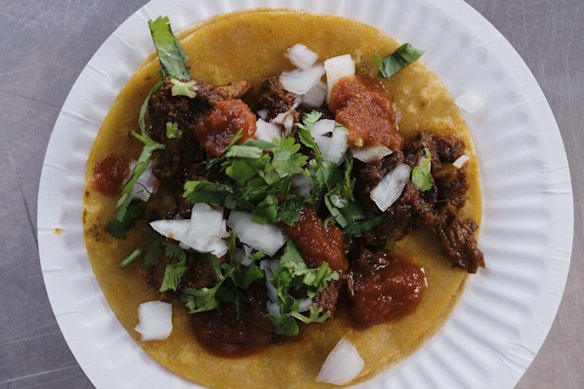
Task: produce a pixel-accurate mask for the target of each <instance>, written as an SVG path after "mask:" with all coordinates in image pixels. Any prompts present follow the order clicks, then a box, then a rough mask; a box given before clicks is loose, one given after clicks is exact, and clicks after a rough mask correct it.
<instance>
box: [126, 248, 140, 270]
mask: <svg viewBox="0 0 584 389" xmlns="http://www.w3.org/2000/svg"><path fill="white" fill-rule="evenodd" d="M143 251H144V249H143V248H142V247H137V248H135V249H134V250H133V251H132V252H131V253H130V254H128V255H126V256H125V257H124V258H122V260H121V261H120V267H121V268H125V267H128V265H129V264H130V263H132V262H133V261H134V260H135V259H136V258H138V257H139V256H140V255H142V252H143Z"/></svg>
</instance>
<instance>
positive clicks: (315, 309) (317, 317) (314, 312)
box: [290, 304, 331, 324]
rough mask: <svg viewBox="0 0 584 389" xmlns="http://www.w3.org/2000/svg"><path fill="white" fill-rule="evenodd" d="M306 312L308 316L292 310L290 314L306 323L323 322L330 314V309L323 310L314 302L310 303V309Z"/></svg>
mask: <svg viewBox="0 0 584 389" xmlns="http://www.w3.org/2000/svg"><path fill="white" fill-rule="evenodd" d="M308 312H309V313H308V316H305V315H303V314H301V313H300V312H292V313H290V316H292V317H293V318H295V319H298V320H300V321H301V322H303V323H306V324H310V323H324V322H325V321H327V320H328V318H329V317H330V316H331V312H330V311H326V312H323V309H322V307H319V306H317V305H316V304H312V305H310V310H309V311H308Z"/></svg>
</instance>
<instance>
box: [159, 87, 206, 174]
mask: <svg viewBox="0 0 584 389" xmlns="http://www.w3.org/2000/svg"><path fill="white" fill-rule="evenodd" d="M172 86H173V84H172V83H171V82H170V81H169V80H168V79H165V80H164V85H163V86H162V88H161V89H160V91H159V92H158V93H155V94H153V95H152V98H151V99H150V104H149V106H148V108H149V111H148V112H149V117H150V122H151V126H150V127H149V129H148V135H150V137H152V139H154V140H155V141H157V142H158V143H161V144H163V145H164V146H165V148H164V149H163V150H156V151H155V152H154V153H153V154H152V158H151V161H152V172H153V174H154V176H156V177H157V178H158V179H161V180H165V179H172V178H176V177H178V175H179V174H180V172H181V167H182V166H183V164H188V163H191V162H195V161H203V160H204V155H203V150H202V148H201V147H200V145H199V143H198V142H197V141H196V140H195V138H194V123H195V117H196V115H197V114H198V113H200V112H202V111H204V110H205V109H206V106H205V105H204V104H203V103H201V102H200V101H199V100H195V99H190V98H189V97H186V96H172V92H171V88H172ZM166 123H175V124H177V125H178V128H179V130H180V132H181V133H182V139H180V140H179V139H176V138H175V139H169V138H167V137H166ZM183 159H185V161H184V162H183Z"/></svg>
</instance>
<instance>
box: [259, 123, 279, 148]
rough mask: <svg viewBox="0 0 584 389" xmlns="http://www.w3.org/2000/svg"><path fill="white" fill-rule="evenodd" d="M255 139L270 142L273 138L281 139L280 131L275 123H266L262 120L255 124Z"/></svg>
mask: <svg viewBox="0 0 584 389" xmlns="http://www.w3.org/2000/svg"><path fill="white" fill-rule="evenodd" d="M255 137H256V139H260V140H265V141H266V142H272V141H273V140H274V138H278V139H282V130H280V127H279V126H278V125H277V124H275V123H268V122H266V121H264V120H262V119H258V120H257V122H256V133H255Z"/></svg>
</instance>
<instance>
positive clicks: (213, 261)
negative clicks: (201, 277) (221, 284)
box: [207, 254, 225, 282]
mask: <svg viewBox="0 0 584 389" xmlns="http://www.w3.org/2000/svg"><path fill="white" fill-rule="evenodd" d="M207 259H208V260H209V265H211V273H213V278H214V279H215V281H217V282H218V281H224V280H225V277H223V273H222V272H221V265H220V264H219V258H217V257H216V256H215V255H213V254H207Z"/></svg>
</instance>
